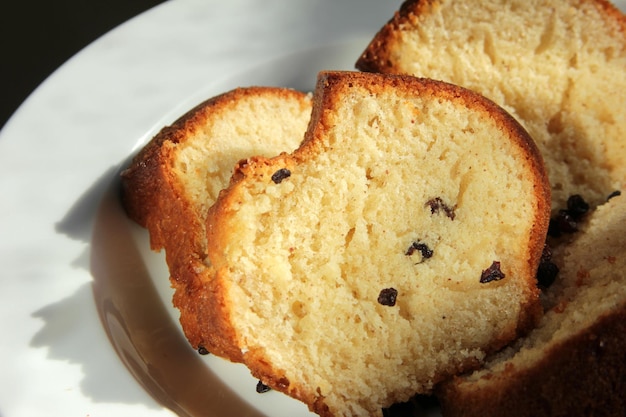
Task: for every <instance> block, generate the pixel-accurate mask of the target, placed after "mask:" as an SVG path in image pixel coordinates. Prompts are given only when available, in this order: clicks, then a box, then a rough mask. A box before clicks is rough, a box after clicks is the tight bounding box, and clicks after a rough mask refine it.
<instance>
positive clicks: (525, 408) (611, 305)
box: [439, 195, 626, 417]
mask: <svg viewBox="0 0 626 417" xmlns="http://www.w3.org/2000/svg"><path fill="white" fill-rule="evenodd" d="M580 227H581V230H580V232H579V233H578V234H576V235H575V237H574V238H573V241H572V242H571V243H570V244H569V245H568V246H567V247H562V251H561V252H560V253H555V254H554V257H555V262H557V263H558V264H562V265H563V266H562V267H561V271H560V274H559V275H560V276H559V280H558V281H557V282H556V283H555V284H554V287H553V288H551V289H550V292H549V295H548V298H547V308H548V309H547V312H546V314H545V316H544V317H543V318H542V320H541V321H540V323H539V326H538V327H537V328H536V329H535V330H533V331H532V332H531V333H530V334H529V335H528V336H527V337H525V338H523V339H521V340H520V341H518V342H517V343H516V344H515V345H514V346H512V347H510V348H508V349H506V350H504V351H502V352H501V353H498V354H497V355H496V356H495V357H493V358H492V359H490V360H489V361H488V362H487V364H486V366H485V368H483V369H481V370H480V371H477V372H474V373H473V374H471V375H468V376H463V377H457V378H454V379H453V380H452V381H450V382H447V383H445V384H443V385H442V386H441V387H440V388H439V390H440V392H439V394H440V401H441V404H442V407H443V415H444V416H446V417H474V416H475V417H479V416H480V417H492V416H493V417H500V416H505V415H506V416H510V417H541V416H546V417H548V416H549V417H557V416H563V417H565V416H567V417H578V416H580V417H583V416H615V417H617V416H624V415H626V350H624V347H625V346H626V274H625V273H624V271H626V240H625V239H624V236H626V197H625V196H623V195H622V196H617V197H614V198H611V199H610V200H609V202H607V203H606V204H604V205H602V206H600V207H598V208H597V209H596V210H595V211H593V212H592V213H591V214H589V218H588V220H587V221H585V222H584V223H583V224H581V226H580Z"/></svg>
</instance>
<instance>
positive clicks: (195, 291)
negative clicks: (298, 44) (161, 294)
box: [121, 87, 311, 353]
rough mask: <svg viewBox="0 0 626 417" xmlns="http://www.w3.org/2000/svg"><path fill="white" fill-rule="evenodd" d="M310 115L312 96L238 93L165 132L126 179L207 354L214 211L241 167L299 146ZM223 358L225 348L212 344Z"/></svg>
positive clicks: (268, 90) (267, 90) (193, 335)
mask: <svg viewBox="0 0 626 417" xmlns="http://www.w3.org/2000/svg"><path fill="white" fill-rule="evenodd" d="M310 116H311V98H310V96H309V95H307V94H304V93H301V92H298V91H294V90H290V89H283V88H273V87H248V88H238V89H235V90H232V91H229V92H226V93H224V94H221V95H219V96H216V97H213V98H211V99H209V100H207V101H205V102H204V103H201V104H199V105H198V106H197V107H195V108H194V109H191V110H190V111H189V112H187V113H186V114H185V115H183V116H181V117H180V118H179V119H178V120H177V121H175V122H174V123H173V124H172V125H171V126H168V127H165V128H164V129H162V130H161V131H160V132H159V133H158V134H157V135H156V136H155V137H154V138H153V139H152V140H151V141H150V142H149V143H148V144H147V145H146V146H145V147H144V148H143V149H142V150H141V151H140V152H139V153H138V154H137V155H136V156H135V157H134V158H133V160H132V162H131V163H130V165H129V166H128V168H127V169H125V170H124V171H123V172H122V174H121V177H122V202H123V205H124V207H125V209H126V211H127V213H128V215H129V217H130V218H131V219H133V220H135V221H136V222H137V223H139V224H140V225H141V226H143V227H146V228H147V229H148V231H149V233H150V244H151V247H152V249H154V250H161V249H165V255H166V260H167V264H168V267H169V272H170V278H171V284H172V286H173V287H174V289H175V294H174V305H175V306H176V307H177V308H178V309H180V313H181V316H180V321H181V324H182V327H183V330H184V331H185V334H186V336H187V338H188V339H189V341H190V342H191V344H192V345H193V346H194V347H195V348H198V349H200V350H201V351H204V350H205V347H204V346H205V345H206V346H208V345H212V344H211V343H210V340H211V338H213V337H214V335H212V334H210V333H207V329H208V328H209V326H208V325H207V324H206V320H207V319H208V316H207V315H206V314H204V310H205V309H206V308H207V303H206V301H205V300H206V297H207V296H208V295H209V293H208V292H206V287H207V282H208V281H210V280H211V279H212V276H213V269H212V267H211V264H210V262H208V260H207V258H206V246H207V242H206V231H205V220H206V213H207V210H208V208H209V207H210V206H211V205H212V204H213V202H214V201H215V200H216V199H217V196H218V194H219V192H220V190H221V189H222V188H224V187H226V186H227V185H228V182H229V179H230V176H231V174H232V171H233V167H234V166H235V164H236V163H237V162H238V161H239V160H240V159H243V158H246V157H248V156H250V155H265V156H273V155H277V154H279V153H280V152H283V151H291V150H293V149H295V148H296V147H298V145H299V144H300V142H301V141H302V139H303V137H304V132H305V130H306V127H307V124H308V121H309V119H310ZM212 349H214V350H215V351H216V353H219V347H217V346H214V345H212Z"/></svg>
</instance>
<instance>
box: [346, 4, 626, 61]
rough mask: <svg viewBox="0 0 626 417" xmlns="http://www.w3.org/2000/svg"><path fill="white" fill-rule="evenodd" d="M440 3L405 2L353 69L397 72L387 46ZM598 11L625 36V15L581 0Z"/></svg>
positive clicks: (608, 7) (618, 32)
mask: <svg viewBox="0 0 626 417" xmlns="http://www.w3.org/2000/svg"><path fill="white" fill-rule="evenodd" d="M439 3H440V0H406V1H404V2H403V3H402V5H401V6H400V8H399V10H398V11H397V12H396V13H394V16H393V17H392V18H391V19H390V20H389V21H388V22H387V24H385V25H384V26H383V27H382V28H381V29H380V30H379V31H378V33H376V35H375V36H374V37H373V38H372V40H371V41H370V43H369V44H368V46H367V47H366V49H365V50H364V51H363V53H362V54H361V56H359V58H358V59H357V61H356V64H355V67H356V68H357V69H359V70H361V71H365V72H382V73H397V72H398V69H397V68H396V64H395V63H394V60H393V57H391V55H390V53H391V48H389V45H391V44H393V43H394V42H396V41H397V39H398V37H399V36H400V35H399V34H400V33H401V32H402V31H403V30H404V27H405V26H416V25H417V24H418V23H417V22H418V20H419V19H420V17H422V16H426V15H428V14H429V13H430V12H431V10H432V9H433V8H436V7H437V6H438V4H439ZM581 3H588V4H591V5H593V6H595V7H597V8H598V9H600V10H601V11H602V14H603V15H604V16H605V17H606V22H607V24H609V25H611V26H614V25H616V27H615V30H616V33H615V36H616V37H624V36H625V35H626V16H624V14H623V13H622V12H621V11H620V10H619V9H617V8H616V7H615V5H613V4H612V3H611V2H609V1H607V0H581Z"/></svg>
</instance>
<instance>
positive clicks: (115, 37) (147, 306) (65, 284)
mask: <svg viewBox="0 0 626 417" xmlns="http://www.w3.org/2000/svg"><path fill="white" fill-rule="evenodd" d="M400 2H401V1H400V0H398V1H396V2H392V3H389V2H385V1H378V0H341V1H336V0H323V1H315V2H313V1H306V0H264V1H263V2H260V1H254V0H233V1H228V2H226V1H218V0H214V1H207V0H172V1H169V2H166V3H164V4H162V5H160V6H158V7H156V8H154V9H152V10H150V11H148V12H146V13H144V14H142V15H141V16H139V17H137V18H135V19H133V20H131V21H129V22H127V23H126V24H124V25H121V26H120V27H118V28H117V29H115V30H113V31H112V32H110V33H108V34H107V35H105V36H104V37H102V38H100V39H99V40H98V41H97V42H95V43H94V44H92V45H91V46H89V47H88V48H86V49H85V50H83V51H81V52H80V53H79V54H77V55H76V56H75V57H74V58H72V59H71V60H70V61H68V62H67V63H66V64H65V65H63V66H62V67H61V68H60V69H59V70H58V71H57V72H55V73H54V74H53V75H52V76H51V77H50V78H49V79H48V80H46V82H45V83H43V84H42V85H41V87H39V88H38V89H37V90H36V91H35V92H34V93H33V94H32V95H31V97H29V99H28V100H27V101H26V102H25V103H24V104H23V105H22V106H21V107H20V109H19V110H18V111H17V112H16V113H15V115H14V116H13V117H12V118H11V119H10V120H9V122H8V123H7V124H6V125H5V127H4V129H3V130H2V131H1V132H0V261H1V268H0V279H1V281H0V300H1V302H0V326H1V327H0V331H1V334H2V341H1V342H0V416H5V417H30V416H63V417H66V416H90V417H97V416H117V417H124V416H133V417H137V416H139V417H141V416H149V417H153V416H172V415H175V414H181V415H185V414H189V415H208V416H230V415H238V416H250V417H252V416H261V415H264V414H265V415H271V416H290V417H298V416H306V415H309V413H308V411H307V410H306V408H305V407H304V406H303V405H301V404H300V403H297V402H295V401H293V400H290V399H288V398H286V397H285V396H283V395H281V394H279V393H275V392H271V393H267V394H263V395H259V394H257V393H256V392H255V391H254V384H255V383H256V381H255V380H254V379H252V378H251V377H250V376H249V374H248V372H247V371H246V370H245V369H243V368H242V367H241V366H239V365H233V364H228V363H226V362H224V361H222V360H220V359H218V358H212V357H207V358H205V357H200V356H198V355H197V354H196V353H195V352H193V351H191V350H190V348H189V347H188V345H187V344H186V341H185V340H184V338H183V336H182V333H181V331H180V329H179V327H178V325H177V322H176V321H177V313H176V311H173V309H172V308H171V307H170V306H171V302H170V298H171V291H170V289H169V286H168V283H167V271H166V269H165V267H164V262H163V259H162V256H161V255H159V254H153V253H151V252H150V251H149V250H148V249H147V236H146V233H145V231H143V230H141V229H139V228H138V227H137V226H135V225H134V224H132V223H131V222H129V221H128V220H127V219H126V217H125V216H124V214H123V213H122V211H121V209H120V207H119V204H118V201H117V198H116V185H117V183H116V181H117V180H116V178H117V174H118V172H119V169H120V166H121V165H122V164H123V163H124V162H125V161H126V160H127V158H128V157H129V155H131V154H133V153H134V152H135V151H136V150H137V149H138V148H139V147H140V146H141V145H142V144H144V143H145V142H146V141H147V140H148V139H149V138H150V137H152V135H154V134H155V133H156V131H157V130H158V129H159V128H160V127H162V126H163V125H165V124H167V123H170V122H171V121H173V120H174V119H175V118H176V117H178V116H179V115H180V114H182V113H183V112H184V111H185V110H187V109H188V108H190V107H192V106H193V105H194V104H196V103H198V102H200V101H201V100H203V99H205V98H208V97H210V96H213V95H215V94H218V93H221V92H223V91H226V90H229V89H231V88H234V87H236V86H240V85H252V84H257V85H281V86H288V87H295V88H299V89H310V88H312V87H313V85H314V82H315V76H316V74H317V72H318V71H319V70H321V69H352V68H353V66H354V62H355V61H356V58H357V57H358V54H359V53H360V52H361V51H362V50H363V48H364V47H365V45H366V44H367V42H368V41H369V40H370V39H371V37H372V36H373V35H374V33H375V32H376V31H377V30H378V29H379V28H380V27H381V26H382V24H384V23H385V22H386V21H387V20H388V19H389V18H390V17H391V15H392V13H393V12H394V10H395V9H396V8H397V7H398V6H399V5H400ZM618 3H619V5H620V7H621V8H622V9H625V8H626V0H625V1H620V2H618ZM129 278H130V279H129ZM207 364H208V366H207ZM129 371H130V372H129ZM138 382H139V383H138Z"/></svg>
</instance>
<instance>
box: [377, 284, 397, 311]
mask: <svg viewBox="0 0 626 417" xmlns="http://www.w3.org/2000/svg"><path fill="white" fill-rule="evenodd" d="M397 297H398V290H396V289H395V288H385V289H383V290H381V291H380V294H378V302H379V303H380V304H382V305H384V306H390V307H393V306H395V305H396V298H397Z"/></svg>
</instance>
